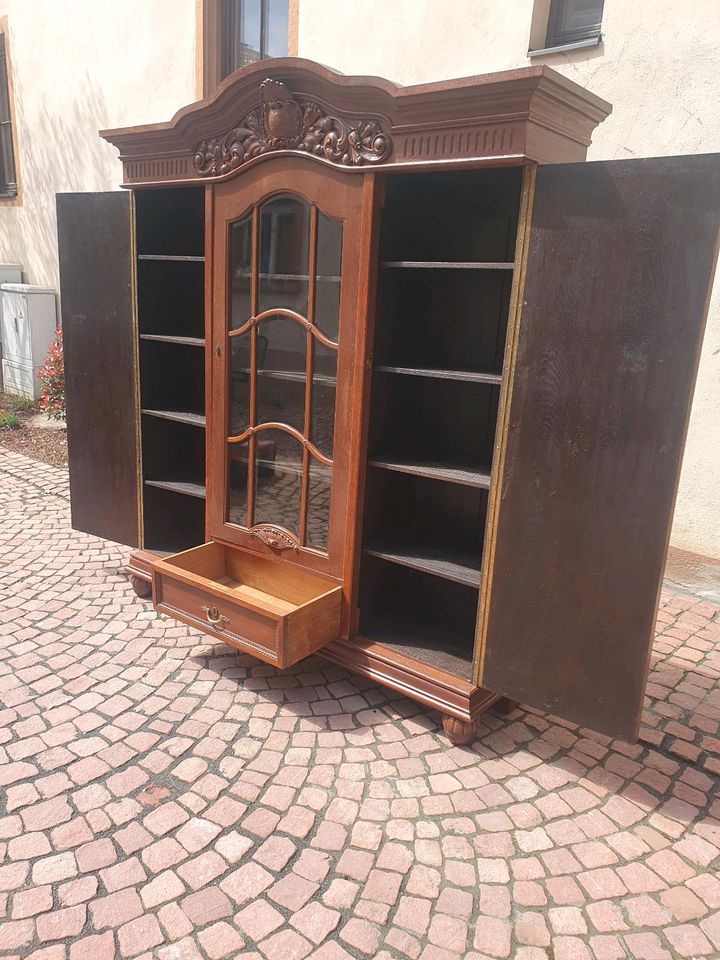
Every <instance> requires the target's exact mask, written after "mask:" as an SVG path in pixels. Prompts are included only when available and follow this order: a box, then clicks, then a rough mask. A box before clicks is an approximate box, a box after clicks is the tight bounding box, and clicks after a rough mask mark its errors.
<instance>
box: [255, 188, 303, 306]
mask: <svg viewBox="0 0 720 960" xmlns="http://www.w3.org/2000/svg"><path fill="white" fill-rule="evenodd" d="M309 252H310V206H309V205H308V204H307V203H306V202H305V201H304V200H301V199H300V198H299V197H295V196H293V195H292V194H281V195H280V196H276V197H273V198H272V199H271V200H268V201H267V202H266V203H264V204H263V205H262V207H261V208H260V261H259V262H260V277H259V283H258V313H262V312H263V311H265V310H272V309H273V307H286V308H287V309H289V310H295V311H296V312H297V313H300V314H302V316H303V317H306V316H307V312H308V264H309Z"/></svg>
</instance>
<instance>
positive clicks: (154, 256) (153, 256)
mask: <svg viewBox="0 0 720 960" xmlns="http://www.w3.org/2000/svg"><path fill="white" fill-rule="evenodd" d="M138 260H166V261H167V260H172V261H174V262H175V263H183V262H185V263H205V257H181V256H177V255H174V254H162V253H139V254H138Z"/></svg>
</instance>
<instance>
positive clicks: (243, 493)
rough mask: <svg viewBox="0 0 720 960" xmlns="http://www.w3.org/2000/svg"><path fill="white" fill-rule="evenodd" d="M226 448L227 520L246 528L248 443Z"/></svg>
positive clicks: (229, 445) (245, 441) (231, 444)
mask: <svg viewBox="0 0 720 960" xmlns="http://www.w3.org/2000/svg"><path fill="white" fill-rule="evenodd" d="M227 447H228V481H227V482H228V496H227V520H228V522H229V523H237V524H238V526H241V527H246V526H247V523H248V517H247V492H248V490H247V479H248V447H249V444H248V441H247V440H244V441H243V442H242V443H229V444H228V445H227Z"/></svg>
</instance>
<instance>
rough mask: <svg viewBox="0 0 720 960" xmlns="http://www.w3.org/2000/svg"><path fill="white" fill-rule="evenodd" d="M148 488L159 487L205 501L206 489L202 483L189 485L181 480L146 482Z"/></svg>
mask: <svg viewBox="0 0 720 960" xmlns="http://www.w3.org/2000/svg"><path fill="white" fill-rule="evenodd" d="M145 483H146V484H147V486H148V487H158V488H159V489H160V490H170V491H172V493H183V494H185V496H188V497H196V498H197V499H198V500H204V499H205V487H204V486H202V484H200V483H187V482H184V481H181V480H146V481H145Z"/></svg>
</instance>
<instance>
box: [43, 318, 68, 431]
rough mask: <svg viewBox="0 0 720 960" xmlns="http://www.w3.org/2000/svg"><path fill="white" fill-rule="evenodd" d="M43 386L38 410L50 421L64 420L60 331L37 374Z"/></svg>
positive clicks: (63, 379) (63, 377)
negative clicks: (43, 412) (42, 411)
mask: <svg viewBox="0 0 720 960" xmlns="http://www.w3.org/2000/svg"><path fill="white" fill-rule="evenodd" d="M37 378H38V380H39V381H40V382H41V383H42V385H43V390H42V396H41V397H40V409H41V410H44V411H45V412H46V413H47V415H48V417H50V418H51V419H52V420H64V419H65V367H64V364H63V341H62V330H60V329H58V331H57V333H56V334H55V339H54V340H53V342H52V343H51V344H50V350H49V351H48V355H47V356H46V357H45V362H44V363H43V365H42V366H41V367H40V369H39V370H38V372H37Z"/></svg>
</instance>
